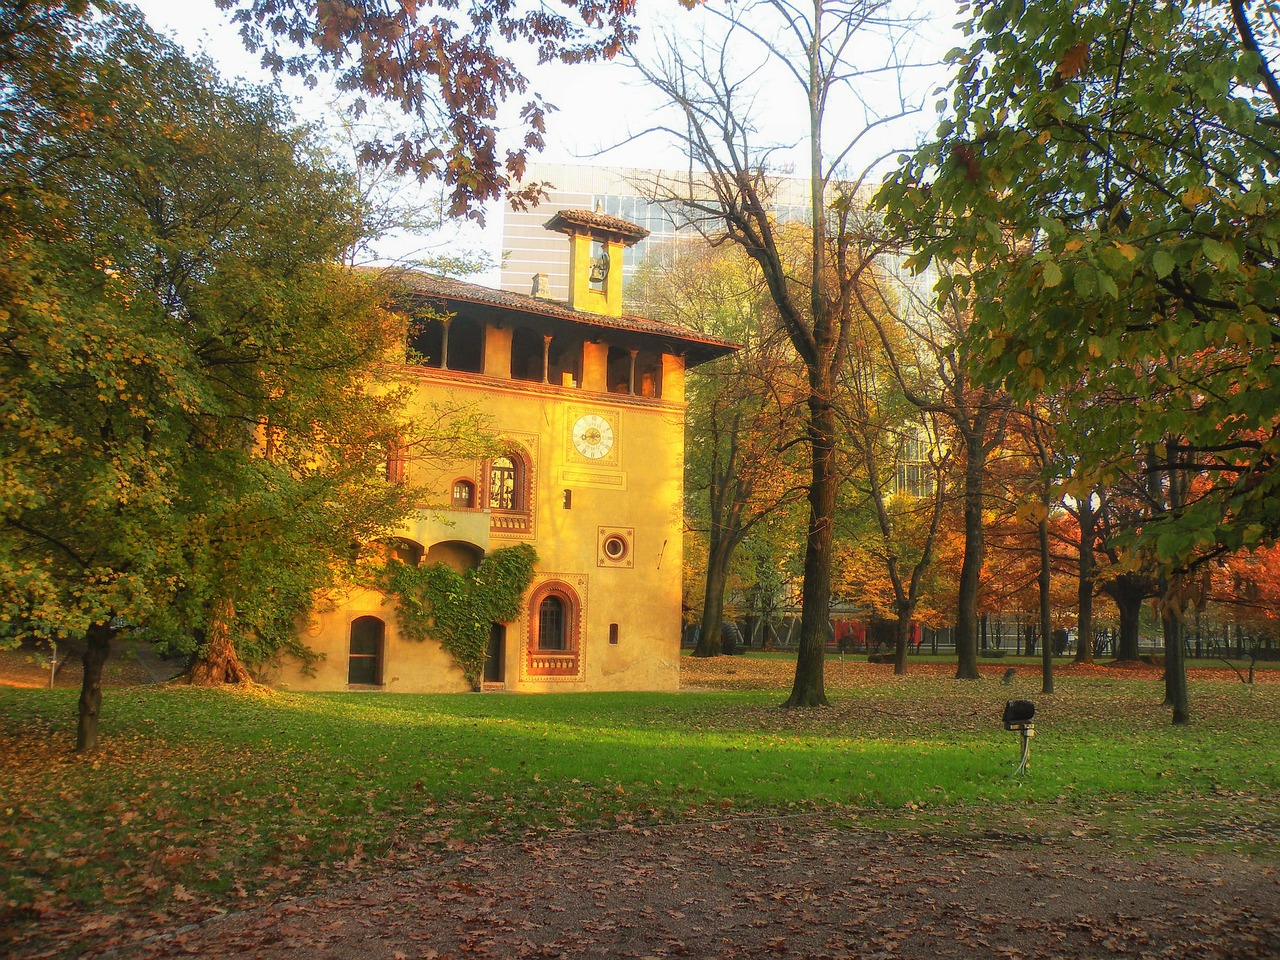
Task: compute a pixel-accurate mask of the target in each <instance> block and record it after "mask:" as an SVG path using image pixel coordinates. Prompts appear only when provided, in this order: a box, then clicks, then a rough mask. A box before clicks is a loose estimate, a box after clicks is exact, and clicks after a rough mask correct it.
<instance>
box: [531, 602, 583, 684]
mask: <svg viewBox="0 0 1280 960" xmlns="http://www.w3.org/2000/svg"><path fill="white" fill-rule="evenodd" d="M581 617H582V608H581V603H580V602H579V600H578V595H577V593H576V592H575V591H574V589H573V587H571V586H569V584H567V583H564V582H562V581H559V580H550V581H547V582H546V583H543V584H542V585H541V586H539V587H538V588H537V589H535V590H534V592H533V594H532V596H530V598H529V664H528V670H529V675H530V676H533V677H568V678H572V677H577V676H579V672H580V671H579V660H580V651H579V642H578V638H579V621H580V619H581Z"/></svg>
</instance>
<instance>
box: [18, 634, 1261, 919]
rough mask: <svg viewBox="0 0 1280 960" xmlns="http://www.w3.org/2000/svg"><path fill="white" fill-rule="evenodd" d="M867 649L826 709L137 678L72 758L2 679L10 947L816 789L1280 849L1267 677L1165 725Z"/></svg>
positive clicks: (822, 795)
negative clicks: (875, 657)
mask: <svg viewBox="0 0 1280 960" xmlns="http://www.w3.org/2000/svg"><path fill="white" fill-rule="evenodd" d="M715 663H716V667H715V669H716V670H718V671H720V673H721V675H722V679H723V680H724V683H723V684H722V685H726V686H732V685H733V684H732V682H731V681H732V680H733V679H734V678H735V677H736V676H737V674H738V672H739V671H741V673H742V674H743V675H744V676H743V678H742V679H741V682H740V683H739V686H762V685H765V684H766V681H765V680H763V679H760V677H761V676H764V675H765V674H764V673H761V674H760V675H759V676H758V675H757V673H758V670H760V669H762V668H757V666H756V663H755V662H754V661H740V660H738V659H737V658H735V659H734V660H728V659H727V658H718V659H717V661H715ZM869 666H870V665H867V664H863V663H861V662H857V663H853V662H850V663H840V662H838V661H837V660H835V659H834V658H833V659H832V661H831V662H829V664H828V669H827V677H828V688H829V692H830V694H831V696H832V700H833V706H832V707H831V708H830V709H826V710H819V711H802V712H796V711H782V710H780V709H778V707H777V704H778V703H779V702H780V701H781V699H782V694H781V693H780V692H779V691H778V690H777V689H766V690H761V689H717V690H709V691H701V692H682V693H678V694H600V695H592V694H576V695H575V694H564V695H550V696H504V695H474V694H473V695H450V696H415V695H406V694H394V695H393V694H376V693H360V694H312V695H302V694H284V693H276V694H265V693H246V692H230V691H220V690H219V691H210V690H195V689H188V688H183V687H158V686H151V687H127V688H119V689H111V690H108V691H107V692H106V696H105V701H104V719H103V726H102V743H103V746H102V749H101V750H100V751H99V753H98V754H96V755H94V756H93V757H91V758H88V759H79V758H72V756H71V755H70V747H71V745H72V743H73V741H74V715H75V709H76V706H75V703H76V694H75V691H72V690H63V689H59V690H52V691H50V690H26V689H6V688H0V768H2V769H0V813H2V814H3V817H2V818H0V870H2V871H3V881H2V882H3V884H4V886H3V890H2V891H0V896H2V897H3V899H2V900H0V908H2V909H0V943H3V942H4V941H5V939H6V938H7V937H12V936H15V935H17V934H15V931H22V930H23V929H26V928H30V927H31V926H32V925H38V924H39V923H40V922H41V921H42V919H45V918H56V917H62V918H65V917H67V916H70V915H76V916H80V917H87V918H92V917H93V916H95V915H108V914H112V913H121V912H124V913H130V912H133V913H137V912H140V911H149V912H150V913H151V914H153V915H155V914H157V913H162V914H164V915H165V916H168V917H171V918H172V917H183V916H206V915H208V914H209V913H211V912H214V911H217V910H221V909H227V908H230V907H232V906H234V905H235V904H240V903H244V902H252V901H254V900H256V899H258V898H270V897H279V896H281V895H286V894H289V893H294V892H299V893H300V892H303V891H306V890H308V889H311V888H313V887H314V886H319V885H323V884H325V883H331V882H333V881H334V880H335V879H339V878H341V877H343V876H353V877H355V876H359V875H361V874H362V873H363V872H365V871H368V870H369V869H371V868H372V867H373V865H374V862H375V860H376V861H377V862H378V863H379V865H386V864H388V863H390V864H396V863H404V864H412V863H416V862H418V861H419V860H420V858H421V857H422V856H424V854H425V853H426V852H428V851H431V850H437V851H438V850H440V849H448V848H451V847H452V848H462V847H464V846H466V845H467V844H470V843H477V842H479V843H483V842H494V841H495V840H498V839H502V840H519V839H527V838H530V837H533V836H537V835H539V834H540V833H545V832H548V831H559V830H596V829H617V828H619V827H623V828H631V827H634V828H643V827H644V825H646V824H650V823H654V822H667V821H672V820H679V819H690V818H697V819H703V820H717V819H724V818H729V817H742V816H773V815H780V814H787V813H792V812H801V811H805V812H809V811H829V812H830V815H831V816H832V817H834V818H843V819H850V820H852V819H857V820H858V821H860V822H864V823H868V824H871V825H874V826H875V827H876V828H878V829H903V830H908V829H909V830H928V831H934V830H937V831H947V830H955V831H966V832H972V831H979V832H989V831H996V832H1004V833H1026V832H1030V833H1035V834H1046V835H1047V834H1056V835H1061V836H1069V835H1075V836H1082V835H1087V836H1095V837H1104V838H1107V839H1108V840H1109V842H1111V843H1113V844H1114V845H1116V846H1118V847H1124V846H1126V845H1140V844H1142V843H1144V842H1146V841H1148V840H1150V839H1151V838H1153V837H1155V836H1164V837H1168V836H1169V835H1172V836H1173V837H1174V838H1175V839H1179V840H1181V841H1182V842H1185V843H1187V844H1190V845H1196V846H1200V847H1212V848H1214V849H1222V848H1228V849H1231V850H1235V851H1238V852H1245V853H1259V854H1261V855H1265V856H1277V852H1276V849H1275V846H1274V837H1275V835H1276V832H1277V820H1278V813H1277V811H1278V810H1280V807H1278V805H1277V800H1276V798H1277V797H1280V684H1278V683H1274V682H1271V683H1258V684H1256V685H1253V686H1246V685H1244V684H1241V683H1239V682H1234V681H1232V682H1228V681H1225V680H1214V681H1196V682H1193V684H1192V693H1191V695H1192V706H1193V711H1194V716H1195V723H1194V725H1192V726H1190V727H1183V728H1174V727H1172V726H1170V725H1169V711H1168V710H1167V709H1166V708H1164V707H1162V706H1161V705H1160V701H1161V699H1162V694H1163V686H1162V684H1159V683H1158V682H1155V681H1153V680H1150V679H1128V678H1125V677H1123V676H1122V677H1120V678H1119V679H1117V678H1115V677H1111V676H1098V675H1092V674H1090V675H1080V676H1076V675H1065V676H1060V677H1059V679H1058V680H1057V688H1058V693H1056V694H1055V695H1053V696H1051V697H1042V696H1039V695H1038V693H1037V692H1036V691H1038V685H1039V681H1038V677H1037V678H1036V679H1035V680H1034V682H1033V681H1032V680H1031V679H1028V678H1027V677H1026V676H1024V675H1023V674H1024V673H1025V672H1026V671H1029V670H1030V664H1028V665H1026V667H1025V669H1024V666H1023V665H1021V664H1020V665H1019V672H1020V676H1019V679H1018V681H1017V682H1016V683H1015V685H1014V686H1013V687H1005V686H1002V685H1001V684H1000V683H999V682H997V681H994V680H991V679H984V680H982V681H977V682H957V681H954V680H950V679H946V678H943V677H939V676H925V675H913V676H909V677H907V678H904V679H896V680H895V679H893V678H891V677H889V676H887V674H886V673H885V671H884V670H883V669H879V668H877V669H876V670H874V671H873V670H870V669H868V668H869ZM1003 668H1004V664H1001V669H1003ZM782 669H783V671H784V674H783V675H785V670H786V665H785V663H783V666H782ZM727 671H734V672H733V673H728V672H727ZM766 673H767V671H766ZM772 685H774V686H776V685H777V682H776V680H775V681H773V682H772ZM1010 696H1026V697H1028V698H1030V699H1033V700H1035V701H1036V704H1037V714H1036V718H1035V722H1036V733H1037V736H1036V738H1035V740H1034V741H1033V751H1032V759H1031V769H1030V772H1029V774H1028V775H1027V776H1025V777H1023V778H1020V779H1016V778H1014V776H1013V775H1012V773H1013V768H1014V764H1015V761H1016V759H1017V736H1016V735H1015V734H1011V733H1007V732H1005V731H1004V730H1002V729H1001V727H1000V724H999V717H1000V713H1001V709H1002V707H1003V704H1004V701H1005V700H1006V699H1007V698H1009V697H1010ZM84 922H90V923H91V922H94V921H93V920H92V919H88V920H85V921H84ZM5 928H7V929H5Z"/></svg>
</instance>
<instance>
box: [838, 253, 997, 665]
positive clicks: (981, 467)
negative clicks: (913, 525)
mask: <svg viewBox="0 0 1280 960" xmlns="http://www.w3.org/2000/svg"><path fill="white" fill-rule="evenodd" d="M871 280H872V281H873V282H872V284H871V285H869V286H866V287H858V288H856V289H855V292H856V293H857V294H858V296H859V297H860V298H861V301H862V302H863V303H864V304H865V315H866V317H867V318H868V320H869V321H870V323H871V325H872V327H873V328H874V329H875V330H876V332H877V334H878V335H879V338H880V343H881V346H882V347H883V349H884V352H885V357H886V361H887V366H888V368H889V369H890V370H891V371H892V373H893V376H894V378H895V379H896V381H897V383H898V387H899V389H900V390H901V391H902V394H903V396H904V397H906V399H907V400H908V401H909V402H910V403H911V404H912V405H914V406H915V407H916V409H918V410H919V411H921V413H923V414H925V415H928V416H932V417H937V418H940V419H942V420H945V422H946V425H947V426H946V433H947V435H948V436H949V437H950V438H952V440H953V441H954V450H953V457H954V459H955V461H956V466H955V470H956V473H957V474H958V476H959V484H958V486H959V492H958V495H959V499H960V503H961V511H962V518H963V522H962V527H961V531H962V537H963V552H962V555H961V562H960V570H959V577H958V580H957V584H956V603H955V645H956V679H958V680H977V679H978V678H979V673H978V615H979V609H978V608H979V595H980V590H981V586H982V573H983V565H984V563H985V559H986V557H985V552H986V542H985V530H986V514H987V510H988V508H989V506H990V503H989V500H990V491H989V490H988V471H989V463H990V460H991V458H992V456H993V455H995V454H996V453H997V451H998V450H999V449H1000V445H1001V444H1002V443H1003V441H1004V436H1005V430H1006V428H1007V425H1008V422H1009V417H1010V413H1011V409H1012V407H1011V405H1010V400H1009V396H1008V394H1007V393H1006V392H1005V391H1004V390H1002V389H1000V388H999V386H998V385H993V384H987V383H984V382H982V381H980V380H977V379H975V377H974V373H973V362H972V354H973V347H972V344H971V343H970V340H969V320H970V318H969V314H968V312H967V311H966V310H965V308H964V306H963V305H962V304H961V303H960V302H959V301H958V300H957V299H956V298H954V297H950V296H941V297H939V299H938V301H937V303H936V304H935V303H934V302H932V300H931V296H930V295H929V294H928V293H927V292H922V291H921V290H920V289H918V286H919V285H918V284H915V283H911V282H905V283H898V282H896V281H895V282H894V283H893V287H892V288H891V289H886V287H887V286H888V284H889V283H890V278H889V277H888V276H883V277H882V276H879V275H876V274H872V275H871ZM948 281H949V278H948V277H947V276H946V275H945V274H944V276H943V279H942V280H941V281H939V282H940V283H944V284H945V283H946V282H948ZM877 305H884V306H888V307H890V309H888V310H886V309H883V308H881V309H877ZM889 321H892V323H890V322H889ZM895 327H896V328H897V329H898V330H900V331H901V333H897V332H895Z"/></svg>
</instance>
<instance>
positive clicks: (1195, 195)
mask: <svg viewBox="0 0 1280 960" xmlns="http://www.w3.org/2000/svg"><path fill="white" fill-rule="evenodd" d="M1210 196H1211V194H1210V192H1209V188H1208V187H1206V186H1203V185H1201V186H1198V187H1192V188H1191V189H1190V190H1188V191H1187V192H1186V193H1184V194H1183V195H1182V205H1183V206H1184V207H1186V208H1187V209H1189V210H1194V209H1195V208H1196V207H1198V206H1200V205H1201V204H1202V203H1204V202H1205V201H1206V200H1208V199H1209V197H1210Z"/></svg>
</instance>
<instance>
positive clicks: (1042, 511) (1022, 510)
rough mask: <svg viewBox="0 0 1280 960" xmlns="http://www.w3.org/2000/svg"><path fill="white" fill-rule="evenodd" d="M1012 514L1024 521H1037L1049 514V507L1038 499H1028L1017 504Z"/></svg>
mask: <svg viewBox="0 0 1280 960" xmlns="http://www.w3.org/2000/svg"><path fill="white" fill-rule="evenodd" d="M1013 515H1014V517H1015V518H1016V519H1018V520H1022V521H1025V522H1026V523H1039V522H1040V521H1041V520H1043V519H1045V518H1046V517H1047V516H1049V508H1048V506H1047V505H1045V504H1044V503H1042V502H1041V501H1039V500H1028V501H1026V502H1024V503H1020V504H1018V506H1017V509H1015V510H1014V512H1013Z"/></svg>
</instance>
